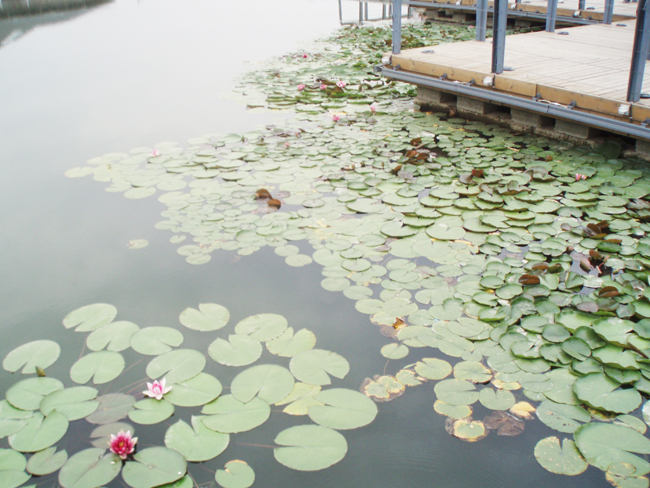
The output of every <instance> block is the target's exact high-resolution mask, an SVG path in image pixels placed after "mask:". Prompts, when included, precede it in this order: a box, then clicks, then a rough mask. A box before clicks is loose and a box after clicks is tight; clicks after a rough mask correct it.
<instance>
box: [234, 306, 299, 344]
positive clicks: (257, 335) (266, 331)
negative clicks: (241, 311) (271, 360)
mask: <svg viewBox="0 0 650 488" xmlns="http://www.w3.org/2000/svg"><path fill="white" fill-rule="evenodd" d="M287 326H288V322H287V319H285V318H284V317H283V316H282V315H278V314H274V313H262V314H258V315H252V316H250V317H246V318H245V319H243V320H241V321H239V323H237V325H236V326H235V333H237V334H240V335H248V336H250V337H252V338H253V339H256V340H258V341H260V342H266V341H270V340H273V339H276V338H278V337H280V335H281V334H282V333H283V332H284V331H285V330H286V328H287Z"/></svg>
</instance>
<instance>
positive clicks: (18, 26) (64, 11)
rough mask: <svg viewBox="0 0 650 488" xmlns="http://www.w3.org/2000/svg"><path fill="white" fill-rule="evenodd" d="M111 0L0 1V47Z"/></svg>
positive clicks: (111, 0)
mask: <svg viewBox="0 0 650 488" xmlns="http://www.w3.org/2000/svg"><path fill="white" fill-rule="evenodd" d="M113 1H114V0H0V47H2V46H6V45H7V44H9V43H10V42H13V41H15V40H17V39H18V38H20V37H22V36H24V35H25V34H26V33H27V32H29V31H30V30H32V29H34V28H36V27H39V26H42V25H47V24H54V23H58V22H64V21H68V20H72V19H74V18H76V17H79V16H80V15H83V14H85V13H86V12H89V11H90V9H92V8H94V7H97V6H99V5H102V4H105V3H110V2H113Z"/></svg>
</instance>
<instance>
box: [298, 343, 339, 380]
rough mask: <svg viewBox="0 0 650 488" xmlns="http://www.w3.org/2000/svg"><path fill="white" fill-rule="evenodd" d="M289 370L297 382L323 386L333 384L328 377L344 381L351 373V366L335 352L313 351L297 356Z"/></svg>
mask: <svg viewBox="0 0 650 488" xmlns="http://www.w3.org/2000/svg"><path fill="white" fill-rule="evenodd" d="M289 369H291V373H293V375H294V376H295V377H296V379H297V380H299V381H302V382H303V383H309V384H311V385H319V386H322V385H329V384H330V383H331V380H330V377H329V376H328V375H331V376H334V377H336V378H339V379H343V378H344V377H345V375H347V374H348V371H350V364H349V363H348V362H347V361H346V360H345V358H344V357H342V356H340V355H339V354H336V353H335V352H331V351H326V350H324V349H311V350H309V351H304V352H301V353H299V354H296V355H295V356H294V357H293V358H292V359H291V362H290V363H289Z"/></svg>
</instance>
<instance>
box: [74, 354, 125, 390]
mask: <svg viewBox="0 0 650 488" xmlns="http://www.w3.org/2000/svg"><path fill="white" fill-rule="evenodd" d="M122 371H124V358H123V357H122V355H121V354H120V353H119V352H113V351H99V352H91V353H90V354H86V355H85V356H83V357H82V358H81V359H79V360H78V361H77V362H76V363H74V364H73V365H72V368H70V378H72V381H74V382H75V383H79V384H84V383H87V382H88V381H90V380H91V379H92V380H93V383H94V384H95V385H102V384H104V383H108V382H109V381H112V380H114V379H115V378H117V377H118V376H119V375H120V374H121V373H122Z"/></svg>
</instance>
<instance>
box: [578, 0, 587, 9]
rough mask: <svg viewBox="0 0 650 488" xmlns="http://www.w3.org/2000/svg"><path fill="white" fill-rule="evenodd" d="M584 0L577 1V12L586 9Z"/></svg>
mask: <svg viewBox="0 0 650 488" xmlns="http://www.w3.org/2000/svg"><path fill="white" fill-rule="evenodd" d="M585 4H586V0H579V1H578V10H584V9H585V7H586V5H585Z"/></svg>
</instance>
